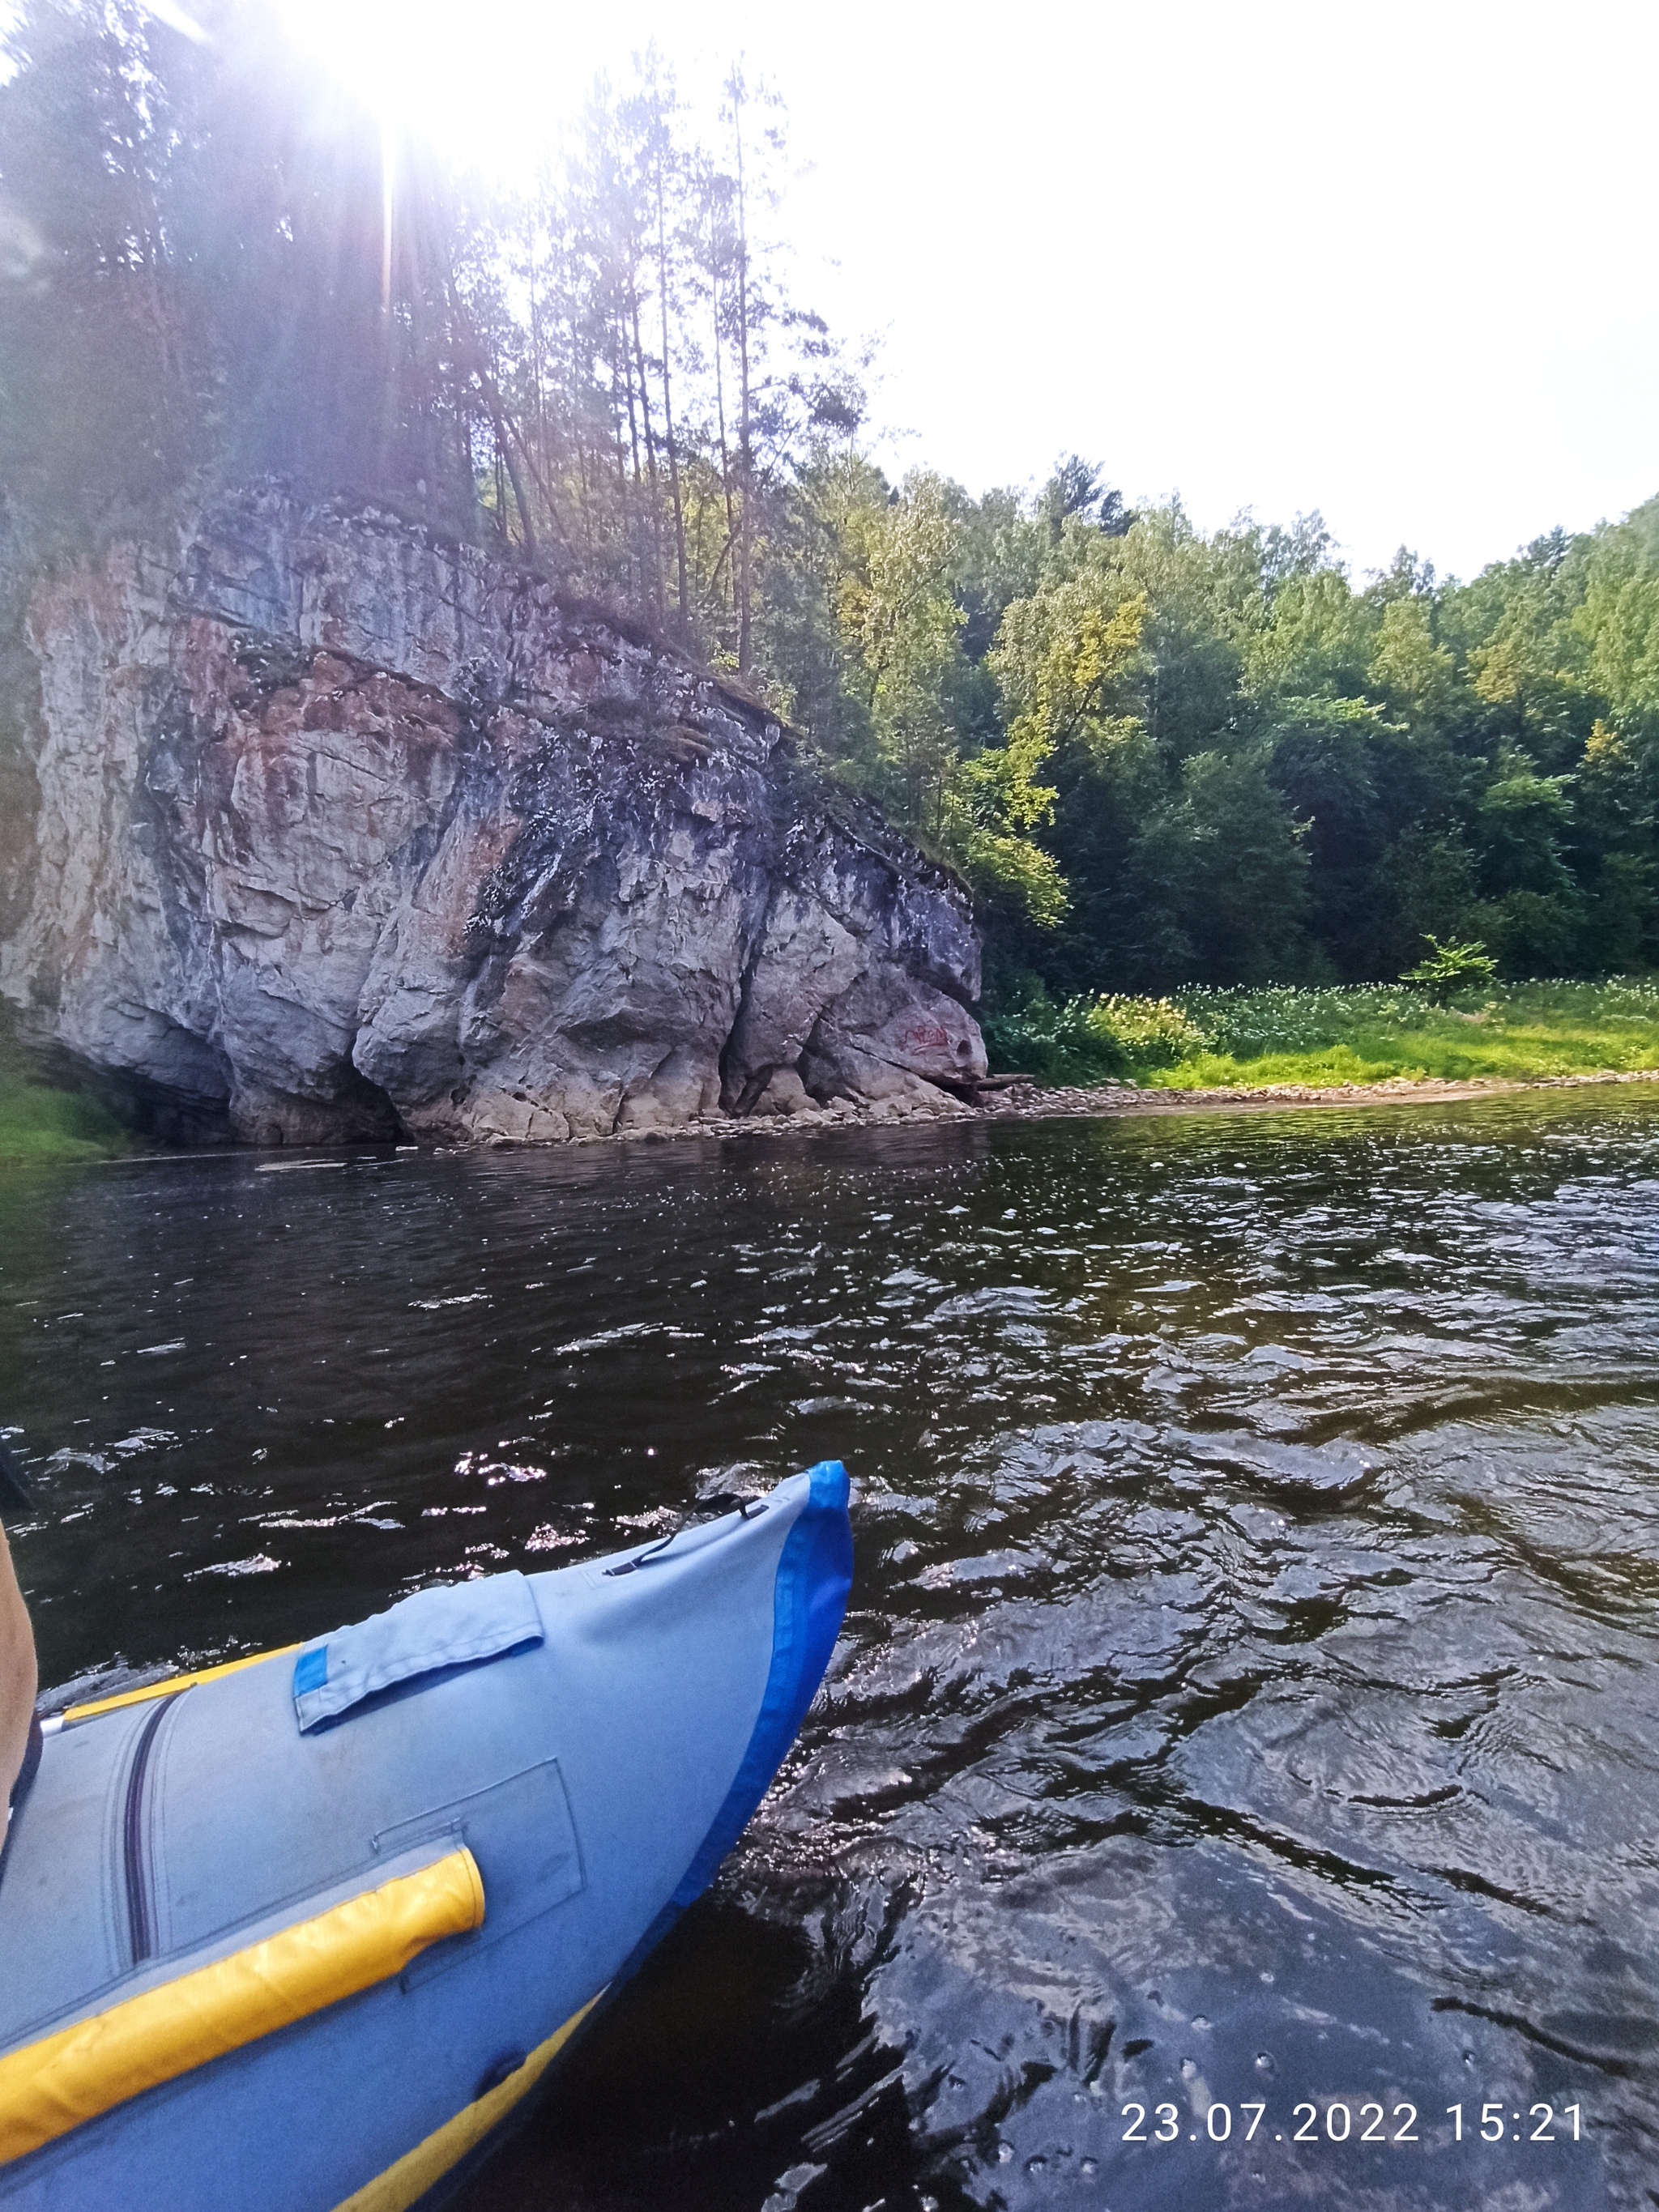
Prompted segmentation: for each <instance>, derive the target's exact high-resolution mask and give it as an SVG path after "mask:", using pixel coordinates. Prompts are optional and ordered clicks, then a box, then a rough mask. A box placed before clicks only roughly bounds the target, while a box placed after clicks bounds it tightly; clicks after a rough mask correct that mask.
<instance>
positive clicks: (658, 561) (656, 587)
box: [629, 283, 668, 617]
mask: <svg viewBox="0 0 1659 2212" xmlns="http://www.w3.org/2000/svg"><path fill="white" fill-rule="evenodd" d="M629 307H630V308H631V310H632V314H633V324H634V366H635V368H636V369H637V370H638V372H639V379H640V416H641V421H642V422H643V423H644V426H645V465H646V474H647V479H648V481H649V483H650V489H651V550H652V556H653V569H654V573H653V577H652V584H653V604H654V605H655V607H656V610H657V613H658V615H659V617H660V616H661V614H662V613H663V611H664V609H665V605H666V602H667V597H668V594H667V592H666V590H665V587H664V584H663V574H662V492H661V489H660V486H659V481H658V477H657V436H656V432H655V430H654V428H653V426H652V422H651V382H650V379H649V378H648V377H647V374H646V370H645V346H644V343H643V341H642V340H641V337H640V288H639V286H638V285H637V284H636V283H630V284H629Z"/></svg>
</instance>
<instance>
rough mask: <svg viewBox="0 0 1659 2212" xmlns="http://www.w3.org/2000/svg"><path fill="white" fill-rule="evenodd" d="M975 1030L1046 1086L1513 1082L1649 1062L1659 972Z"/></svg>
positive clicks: (1069, 1005)
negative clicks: (1445, 994) (1434, 994)
mask: <svg viewBox="0 0 1659 2212" xmlns="http://www.w3.org/2000/svg"><path fill="white" fill-rule="evenodd" d="M985 1028H986V1038H987V1044H988V1045H989V1047H990V1050H991V1054H992V1061H991V1064H992V1066H993V1067H994V1068H1019V1069H1023V1070H1024V1071H1025V1072H1026V1073H1030V1074H1032V1075H1035V1076H1036V1077H1037V1078H1038V1079H1039V1080H1041V1081H1043V1082H1048V1083H1102V1082H1110V1081H1117V1082H1129V1083H1136V1084H1140V1085H1146V1086H1148V1087H1151V1088H1155V1089H1156V1088H1163V1089H1176V1090H1185V1089H1188V1088H1191V1089H1198V1088H1206V1089H1207V1088H1212V1087H1221V1086H1243V1087H1244V1088H1247V1089H1267V1088H1277V1087H1278V1086H1279V1085H1286V1084H1298V1085H1299V1084H1307V1085H1320V1086H1328V1085H1336V1084H1343V1083H1385V1082H1388V1081H1389V1080H1390V1079H1406V1080H1409V1081H1417V1082H1422V1081H1425V1080H1428V1079H1431V1078H1438V1079H1444V1080H1447V1081H1451V1082H1467V1081H1469V1080H1471V1079H1474V1078H1477V1077H1480V1076H1497V1077H1503V1078H1507V1079H1510V1080H1516V1081H1522V1080H1525V1079H1528V1078H1533V1077H1538V1076H1547V1075H1589V1074H1599V1073H1625V1072H1626V1071H1629V1070H1632V1069H1636V1068H1659V980H1656V981H1647V980H1638V979H1633V978H1630V977H1622V978H1618V979H1615V980H1613V981H1606V982H1600V983H1549V982H1543V983H1497V984H1492V985H1488V986H1486V987H1485V988H1483V989H1481V990H1480V991H1478V992H1474V993H1470V994H1467V995H1465V996H1462V997H1460V998H1458V999H1456V1000H1454V1002H1453V1003H1452V1004H1451V1005H1449V1006H1437V1005H1436V1004H1435V1003H1434V1001H1433V1000H1432V999H1431V997H1430V996H1429V995H1428V994H1426V993H1425V992H1424V991H1421V990H1418V989H1414V988H1412V987H1408V986H1407V985H1405V984H1398V983H1392V984H1367V985H1359V986H1356V987H1352V988H1347V989H1322V990H1304V989H1299V988H1297V987H1292V986H1288V985H1287V986H1279V985H1274V986H1272V987H1267V988H1264V989H1259V990H1246V989H1238V990H1207V989H1198V988H1194V989H1190V990H1184V991H1178V992H1174V993H1171V994H1170V996H1169V997H1168V998H1166V999H1130V998H1121V997H1114V996H1107V997H1102V998H1097V999H1087V998H1084V999H1072V1000H1066V1001H1065V1002H1063V1003H1056V1002H1054V1001H1048V1000H1034V1001H1031V1002H1029V1003H1028V1004H1027V1005H1025V1006H1022V1007H1019V1008H1018V1009H1016V1010H1014V1011H1012V1012H1006V1013H1003V1014H1001V1015H997V1016H993V1017H992V1018H990V1019H989V1020H988V1021H987V1023H986V1025H985Z"/></svg>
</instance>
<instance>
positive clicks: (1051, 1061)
mask: <svg viewBox="0 0 1659 2212" xmlns="http://www.w3.org/2000/svg"><path fill="white" fill-rule="evenodd" d="M984 1029H985V1041H986V1044H987V1047H988V1048H989V1050H990V1054H991V1057H992V1059H993V1060H994V1061H995V1062H996V1064H997V1065H998V1066H1003V1067H1009V1068H1018V1070H1020V1071H1021V1073H1024V1074H1027V1075H1035V1076H1036V1077H1038V1078H1039V1079H1041V1080H1042V1081H1043V1082H1045V1083H1101V1082H1104V1081H1106V1080H1108V1079H1109V1078H1112V1077H1116V1078H1118V1079H1120V1080H1122V1081H1133V1079H1135V1078H1136V1077H1137V1076H1139V1075H1140V1074H1143V1073H1147V1072H1149V1071H1150V1070H1152V1068H1155V1067H1173V1066H1175V1065H1176V1062H1177V1061H1178V1060H1181V1059H1182V1057H1183V1056H1184V1055H1185V1054H1188V1053H1189V1052H1193V1051H1195V1050H1197V1049H1198V1048H1200V1047H1201V1046H1202V1045H1203V1043H1204V1042H1205V1036H1204V1033H1203V1031H1202V1030H1200V1029H1198V1028H1196V1027H1195V1026H1194V1024H1193V1023H1192V1022H1190V1021H1189V1020H1188V1018H1187V1016H1186V1015H1185V1014H1184V1013H1183V1012H1182V1010H1181V1008H1180V1007H1179V1006H1176V1005H1175V1004H1174V1002H1173V1001H1172V1000H1169V999H1134V998H1128V997H1125V996H1124V995H1122V994H1120V993H1117V992H1103V993H1102V994H1100V996H1098V997H1097V998H1090V997H1088V996H1086V995H1085V996H1084V997H1082V998H1076V999H1066V1000H1061V1001H1060V1003H1059V1004H1058V1005H1056V1004H1055V1003H1054V1000H1051V999H1049V998H1048V997H1047V996H1045V995H1044V994H1042V993H1036V994H1033V995H1032V996H1031V997H1030V998H1029V999H1027V1000H1026V1001H1025V1003H1024V1005H1023V1006H1018V1007H1016V1008H1014V1009H1013V1010H1012V1011H1011V1012H1007V1013H1003V1014H994V1015H991V1016H989V1017H988V1018H987V1020H986V1022H985V1024H984Z"/></svg>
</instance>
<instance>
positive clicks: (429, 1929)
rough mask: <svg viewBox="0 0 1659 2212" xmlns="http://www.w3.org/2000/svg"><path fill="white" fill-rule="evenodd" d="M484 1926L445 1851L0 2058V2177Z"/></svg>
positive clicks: (470, 1876) (469, 1880) (467, 1868)
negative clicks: (88, 2126)
mask: <svg viewBox="0 0 1659 2212" xmlns="http://www.w3.org/2000/svg"><path fill="white" fill-rule="evenodd" d="M483 1917H484V1893H483V1881H482V1879H481V1877H480V1875H479V1873H478V1868H477V1861H476V1860H475V1859H474V1858H473V1857H472V1854H471V1851H469V1850H465V1849H462V1850H458V1851H451V1852H449V1853H448V1854H447V1857H443V1858H441V1859H438V1860H436V1861H435V1863H433V1864H432V1865H431V1866H428V1867H422V1868H421V1869H419V1871H418V1872H417V1873H415V1874H406V1875H394V1876H393V1878H392V1880H391V1881H383V1882H382V1883H381V1884H380V1887H379V1888H378V1889H368V1890H362V1891H360V1892H359V1893H358V1894H357V1895H356V1897H349V1898H348V1899H346V1900H345V1902H344V1903H343V1905H333V1906H331V1908H330V1909H329V1910H328V1911H325V1912H319V1913H317V1914H315V1915H314V1916H313V1917H312V1918H311V1919H309V1920H301V1921H296V1922H295V1924H294V1925H293V1926H292V1927H291V1928H284V1929H282V1930H281V1931H280V1932H279V1933H278V1934H276V1935H275V1936H267V1937H266V1938H265V1939H264V1942H259V1943H250V1944H249V1945H248V1946H247V1947H246V1948H245V1949H243V1950H240V1951H234V1952H233V1953H232V1954H231V1955H230V1957H229V1958H228V1959H217V1960H215V1961H214V1962H213V1964H212V1965H211V1966H198V1967H197V1968H196V1970H195V1971H194V1972H191V1973H184V1974H180V1975H179V1976H178V1977H177V1978H175V1979H174V1980H173V1981H170V1982H163V1983H162V1984H161V1986H160V1987H159V1988H158V1989H153V1990H143V1992H142V1993H141V1994H140V1995H139V1996H136V1997H127V1998H125V1999H124V2000H123V2001H122V2002H120V2003H118V2004H112V2005H111V2006H110V2007H108V2008H107V2009H106V2011H103V2012H100V2013H94V2015H93V2016H92V2018H91V2019H90V2020H82V2021H76V2022H75V2023H74V2024H73V2025H72V2026H71V2027H64V2028H60V2029H59V2030H58V2033H56V2034H55V2035H48V2036H46V2037H45V2038H43V2039H42V2040H41V2041H40V2042H38V2043H31V2044H27V2045H25V2046H24V2047H23V2049H22V2050H21V2051H11V2052H9V2054H8V2055H7V2056H6V2057H3V2058H0V2165H3V2164H4V2163H5V2162H6V2161H7V2160H9V2159H14V2158H21V2157H23V2156H24V2155H25V2154H27V2152H29V2151H32V2150H39V2149H40V2146H41V2145H42V2144H43V2143H49V2142H54V2141H55V2140H56V2139H57V2137H58V2136H64V2135H67V2134H68V2133H69V2132H70V2130H71V2129H72V2128H78V2127H80V2126H81V2125H82V2124H83V2123H84V2122H86V2121H88V2120H92V2119H96V2118H97V2117H98V2115H99V2114H100V2112H110V2111H111V2110H112V2109H113V2107H114V2106H117V2105H123V2104H125V2102H126V2101H127V2100H128V2099H129V2098H131V2097H137V2096H142V2095H143V2092H144V2091H145V2090H146V2089H154V2088H155V2087H158V2086H159V2085H160V2084H161V2082H163V2081H177V2080H178V2078H179V2075H181V2074H188V2073H190V2072H191V2070H192V2069H194V2068H196V2067H197V2066H205V2065H206V2064H207V2063H208V2062H209V2061H210V2059H214V2058H220V2057H223V2056H224V2054H225V2052H226V2051H240V2050H241V2049H242V2048H243V2046H244V2045H246V2044H250V2043H256V2042H258V2039H260V2037H261V2036H265V2035H271V2034H274V2033H276V2030H277V2029H278V2028H281V2027H289V2026H290V2025H291V2024H292V2023H293V2022H294V2021H298V2020H306V2019H308V2018H309V2017H310V2015H312V2014H313V2013H317V2012H321V2011H322V2010H323V2009H324V2008H325V2006H328V2005H332V2004H338V2003H339V2002H340V2000H341V1999H342V1998H343V1997H349V1996H356V1994H357V1992H358V1991H359V1990H368V1989H373V1988H374V1986H375V1984H377V1983H380V1982H386V1981H389V1980H390V1979H391V1978H392V1976H393V1975H394V1974H400V1973H402V1972H403V1970H404V1967H405V1966H407V1965H408V1964H409V1962H410V1960H411V1959H413V1958H415V1957H416V1955H417V1954H419V1953H420V1952H422V1951H424V1950H425V1949H426V1948H427V1947H428V1944H432V1943H436V1942H441V1941H442V1939H443V1938H444V1937H445V1936H462V1935H465V1933H466V1932H467V1931H468V1929H473V1928H480V1927H482V1926H483Z"/></svg>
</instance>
